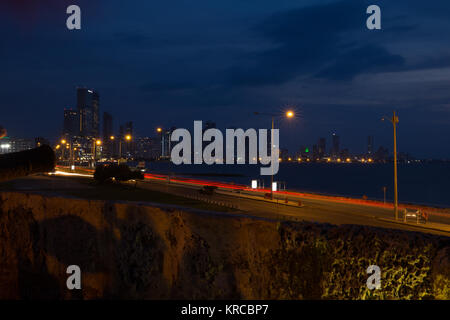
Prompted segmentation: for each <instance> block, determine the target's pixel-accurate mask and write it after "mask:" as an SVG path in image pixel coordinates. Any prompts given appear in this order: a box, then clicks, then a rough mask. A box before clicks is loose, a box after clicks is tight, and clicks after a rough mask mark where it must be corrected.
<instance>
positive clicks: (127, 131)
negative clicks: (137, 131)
mask: <svg viewBox="0 0 450 320" xmlns="http://www.w3.org/2000/svg"><path fill="white" fill-rule="evenodd" d="M125 134H129V135H133V121H128V122H126V123H125Z"/></svg>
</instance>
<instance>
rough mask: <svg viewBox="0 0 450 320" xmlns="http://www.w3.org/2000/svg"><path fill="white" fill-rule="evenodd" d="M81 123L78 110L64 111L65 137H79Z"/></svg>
mask: <svg viewBox="0 0 450 320" xmlns="http://www.w3.org/2000/svg"><path fill="white" fill-rule="evenodd" d="M79 121H80V120H79V116H78V112H77V111H76V110H72V109H64V123H63V135H64V136H69V137H74V136H77V135H79V133H80V131H79V128H80V124H79Z"/></svg>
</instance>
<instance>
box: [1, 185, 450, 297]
mask: <svg viewBox="0 0 450 320" xmlns="http://www.w3.org/2000/svg"><path fill="white" fill-rule="evenodd" d="M449 248H450V239H449V238H446V237H437V236H432V235H427V234H422V233H414V232H404V231H399V230H395V231H393V230H388V229H379V228H372V227H363V226H340V227H337V226H332V225H326V224H315V223H299V222H289V223H279V222H276V221H270V220H264V219H258V218H254V217H246V216H241V215H234V214H219V213H210V212H201V211H195V210H189V209H179V208H170V207H167V206H158V205H151V204H138V203H120V202H107V201H88V200H81V199H68V198H58V197H47V196H43V195H38V194H25V193H18V192H16V193H13V192H11V193H8V192H3V193H0V298H3V299H5V298H10V299H19V298H40V299H42V298H57V299H103V298H108V299H109V298H113V299H115V298H126V299H137V298H139V299H141V298H143V299H223V298H225V299H371V298H374V299H378V298H384V299H399V298H401V299H450V291H449V290H450V289H449V288H450V249H449ZM372 264H375V265H378V266H379V267H380V268H381V272H382V278H381V285H382V288H381V289H380V290H374V291H370V290H368V289H367V287H366V280H367V277H368V275H367V274H366V269H367V267H368V266H369V265H372ZM69 265H78V266H80V268H81V271H82V289H81V290H72V291H71V290H68V289H67V287H66V280H67V277H68V276H69V275H68V274H66V268H67V266H69Z"/></svg>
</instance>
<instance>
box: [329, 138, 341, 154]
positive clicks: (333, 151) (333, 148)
mask: <svg viewBox="0 0 450 320" xmlns="http://www.w3.org/2000/svg"><path fill="white" fill-rule="evenodd" d="M339 143H340V141H339V136H338V135H337V134H336V133H333V136H332V145H331V155H332V156H333V157H338V156H339Z"/></svg>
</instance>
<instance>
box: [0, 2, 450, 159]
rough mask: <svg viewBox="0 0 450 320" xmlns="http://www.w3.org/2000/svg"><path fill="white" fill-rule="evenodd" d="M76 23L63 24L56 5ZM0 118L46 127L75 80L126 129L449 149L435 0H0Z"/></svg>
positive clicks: (449, 92) (17, 130)
mask: <svg viewBox="0 0 450 320" xmlns="http://www.w3.org/2000/svg"><path fill="white" fill-rule="evenodd" d="M70 4H77V5H79V6H80V7H81V10H82V29H81V30H80V31H69V30H68V29H67V28H66V19H67V16H68V15H67V14H66V8H67V6H68V5H70ZM370 4H377V5H379V6H380V7H381V10H382V30H380V31H376V30H375V31H370V30H368V29H367V28H366V18H367V17H368V15H367V14H366V8H367V6H368V5H370ZM0 34H1V38H2V41H1V45H0V48H1V50H0V61H1V70H2V71H1V80H0V81H1V85H0V104H1V115H0V125H2V126H4V127H6V128H7V130H8V133H9V135H10V136H18V137H29V138H33V137H35V136H44V137H47V138H51V139H56V138H57V137H59V134H60V132H61V130H62V122H63V109H64V107H72V108H74V107H75V105H76V91H75V88H76V87H77V86H86V87H90V88H94V89H96V90H98V92H99V93H100V99H101V100H100V103H101V105H100V108H101V109H100V110H101V114H103V111H108V112H110V113H111V114H112V115H113V116H114V125H115V127H116V128H118V125H119V124H122V123H124V122H125V121H127V120H131V121H133V122H134V126H135V131H136V133H137V134H139V135H150V136H151V135H154V132H155V128H156V127H157V126H162V127H169V126H176V127H184V128H192V126H193V121H194V120H203V121H207V120H213V121H215V122H216V123H217V126H218V127H219V128H226V127H240V128H249V127H252V128H268V127H270V118H263V117H256V116H254V115H253V112H254V111H260V112H279V113H281V112H282V111H283V110H285V109H286V108H287V106H294V109H295V110H296V113H297V117H296V119H295V120H293V121H286V120H282V119H281V118H280V119H279V121H278V125H279V126H280V128H281V137H280V142H281V146H282V147H287V148H288V149H289V150H290V151H291V152H292V153H293V152H295V151H297V149H298V148H299V146H300V145H312V144H314V143H316V142H317V140H318V138H319V137H321V136H323V137H325V138H327V149H329V147H330V142H331V134H332V133H333V132H336V133H337V134H338V135H340V136H341V145H342V147H344V148H345V147H347V148H349V149H350V150H351V151H353V152H355V153H356V152H363V151H365V148H366V145H367V136H368V135H373V136H375V147H376V148H378V146H380V145H384V146H386V147H388V149H389V150H390V151H392V137H391V135H392V125H390V123H383V122H381V121H380V119H381V117H382V116H383V115H391V113H392V110H393V109H394V108H395V109H396V110H397V111H398V113H399V117H400V124H399V137H398V140H399V142H398V143H399V151H403V152H410V153H412V154H413V155H414V156H417V157H435V158H450V148H449V145H450V130H449V128H450V45H449V42H450V36H449V34H450V2H449V1H448V0H430V1H423V0H389V1H376V0H373V1H364V0H343V1H331V0H328V1H325V0H323V1H321V0H304V1H303V0H270V1H268V0H195V1H192V0H185V1H179V0H174V1H162V0H161V1H123V0H120V1H119V0H107V1H106V0H105V1H103V0H102V1H101V0H96V1H92V0H89V1H87V0H86V1H80V0H41V1H37V0H20V1H19V0H1V2H0Z"/></svg>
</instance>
